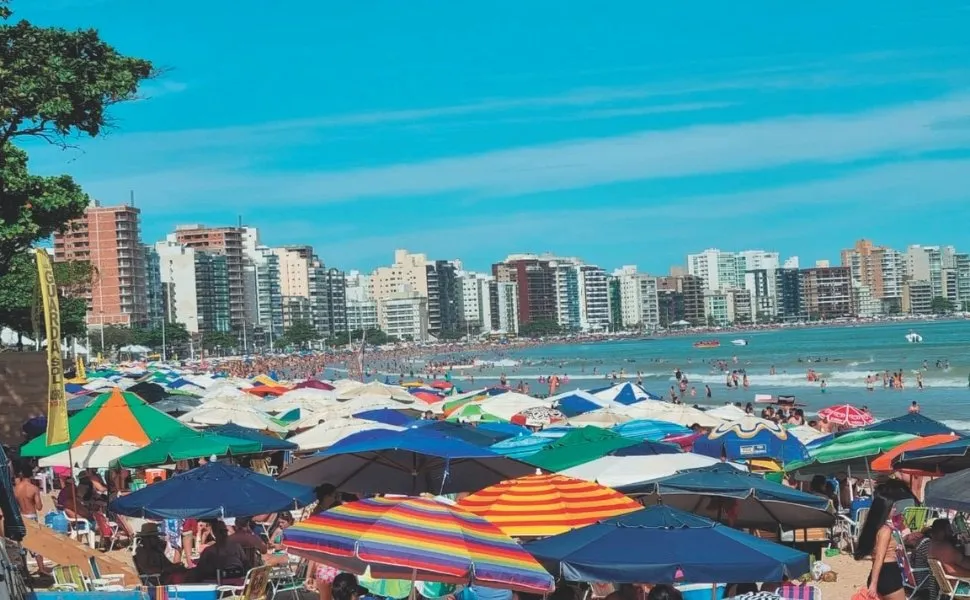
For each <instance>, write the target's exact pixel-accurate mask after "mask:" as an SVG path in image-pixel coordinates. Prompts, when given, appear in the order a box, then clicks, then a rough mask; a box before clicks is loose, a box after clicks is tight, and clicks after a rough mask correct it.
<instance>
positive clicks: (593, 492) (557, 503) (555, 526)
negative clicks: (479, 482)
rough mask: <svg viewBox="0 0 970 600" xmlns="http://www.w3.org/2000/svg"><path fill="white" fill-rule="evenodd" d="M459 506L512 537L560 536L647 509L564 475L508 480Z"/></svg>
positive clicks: (618, 495)
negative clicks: (578, 528) (572, 530)
mask: <svg viewBox="0 0 970 600" xmlns="http://www.w3.org/2000/svg"><path fill="white" fill-rule="evenodd" d="M458 505H459V506H461V507H462V508H464V509H465V510H467V511H469V512H472V513H475V514H476V515H478V516H480V517H482V518H484V519H485V520H486V521H488V522H489V523H492V524H493V525H495V526H496V527H498V528H499V529H501V530H502V532H503V533H505V535H508V536H510V537H545V536H549V535H559V534H560V533H565V532H567V531H569V530H571V529H576V528H577V527H585V526H586V525H592V524H593V523H598V522H599V521H602V520H603V519H609V518H610V517H616V516H619V515H624V514H626V513H628V512H633V511H635V510H639V509H641V508H643V507H642V506H641V505H640V504H639V503H637V502H636V501H634V500H632V499H630V498H628V497H627V496H625V495H623V494H621V493H620V492H618V491H616V490H614V489H611V488H608V487H605V486H602V485H600V484H598V483H594V482H592V481H583V480H582V479H574V478H572V477H566V476H565V475H529V476H526V477H519V478H518V479H509V480H507V481H503V482H501V483H498V484H496V485H493V486H490V487H487V488H485V489H484V490H482V491H480V492H476V493H474V494H472V495H470V496H466V497H465V498H462V499H461V500H460V501H459V502H458Z"/></svg>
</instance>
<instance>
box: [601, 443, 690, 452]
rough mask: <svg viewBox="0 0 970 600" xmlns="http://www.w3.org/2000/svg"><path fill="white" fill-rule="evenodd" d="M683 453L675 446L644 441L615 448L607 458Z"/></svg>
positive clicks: (681, 449)
mask: <svg viewBox="0 0 970 600" xmlns="http://www.w3.org/2000/svg"><path fill="white" fill-rule="evenodd" d="M683 451H684V450H683V448H681V447H680V446H678V445H676V444H668V443H666V442H651V441H649V440H644V441H642V442H637V443H636V444H633V445H632V446H624V447H623V448H617V449H616V450H614V451H612V452H610V453H609V455H608V456H656V455H659V454H680V453H681V452H683Z"/></svg>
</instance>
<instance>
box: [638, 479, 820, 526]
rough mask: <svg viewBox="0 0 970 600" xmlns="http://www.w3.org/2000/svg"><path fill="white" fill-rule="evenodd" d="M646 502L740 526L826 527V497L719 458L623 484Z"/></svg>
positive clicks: (647, 504)
mask: <svg viewBox="0 0 970 600" xmlns="http://www.w3.org/2000/svg"><path fill="white" fill-rule="evenodd" d="M619 491H621V492H623V493H624V494H628V495H630V496H637V497H639V499H640V500H641V501H642V502H643V503H644V505H646V506H651V505H653V504H657V503H663V504H666V505H667V506H673V507H674V508H679V509H680V510H685V511H688V512H691V513H693V514H696V515H701V516H704V517H707V518H710V519H715V520H717V521H721V522H725V523H727V524H728V525H730V526H731V527H739V528H742V529H769V530H770V529H777V528H778V527H779V526H781V527H785V528H787V529H805V528H808V527H831V526H832V524H833V523H834V522H835V515H834V511H833V509H832V506H831V502H830V501H829V499H828V498H823V497H822V496H816V495H814V494H807V493H805V492H801V491H799V490H796V489H792V488H790V487H786V486H784V485H782V484H780V483H775V482H773V481H768V480H767V479H765V478H764V477H763V476H761V475H757V474H754V473H748V472H746V471H740V470H738V469H736V468H734V467H732V466H730V465H727V464H724V463H720V464H714V465H711V466H708V467H701V468H699V469H692V470H689V471H681V472H679V473H675V474H674V475H669V476H667V477H663V478H661V479H656V480H654V481H648V482H646V483H641V484H636V485H631V486H624V487H622V488H620V490H619Z"/></svg>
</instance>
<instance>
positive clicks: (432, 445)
mask: <svg viewBox="0 0 970 600" xmlns="http://www.w3.org/2000/svg"><path fill="white" fill-rule="evenodd" d="M534 470H535V467H532V466H530V465H527V464H525V463H522V462H519V461H517V460H513V459H511V458H508V457H505V456H502V455H500V454H496V453H495V452H492V451H491V450H489V449H487V448H479V447H478V446H476V445H474V444H470V443H468V442H465V441H462V440H459V439H456V438H453V437H449V436H447V435H445V434H443V433H440V432H437V431H434V430H429V429H425V428H423V427H418V428H414V429H405V430H404V431H388V430H386V429H375V430H372V431H364V432H361V433H357V434H354V435H352V436H350V437H347V438H345V439H343V440H341V441H339V442H337V443H336V444H334V445H333V446H331V447H330V448H329V449H327V450H324V451H323V452H318V453H316V454H314V455H312V456H309V457H307V458H302V459H299V460H297V461H295V462H294V463H292V464H290V465H289V467H287V469H286V470H285V471H283V473H282V475H280V478H281V479H283V480H286V481H295V482H298V483H306V484H308V485H318V484H319V483H320V482H321V481H327V482H329V483H331V484H332V485H334V486H335V487H336V488H337V489H346V490H353V491H355V492H357V493H362V494H371V493H384V494H412V495H414V494H422V493H432V494H453V493H459V492H472V491H477V490H480V489H482V488H483V487H485V486H488V485H492V484H493V483H498V482H499V481H502V480H505V479H512V478H515V477H520V476H522V475H528V474H530V473H533V472H534Z"/></svg>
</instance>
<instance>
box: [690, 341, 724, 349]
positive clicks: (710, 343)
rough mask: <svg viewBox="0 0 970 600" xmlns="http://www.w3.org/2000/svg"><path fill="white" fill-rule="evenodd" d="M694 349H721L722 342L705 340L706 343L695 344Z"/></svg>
mask: <svg viewBox="0 0 970 600" xmlns="http://www.w3.org/2000/svg"><path fill="white" fill-rule="evenodd" d="M694 347H695V348H720V347H721V341H720V340H704V341H700V342H694Z"/></svg>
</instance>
